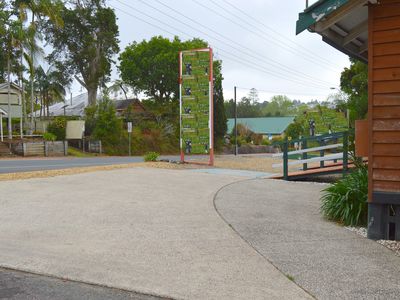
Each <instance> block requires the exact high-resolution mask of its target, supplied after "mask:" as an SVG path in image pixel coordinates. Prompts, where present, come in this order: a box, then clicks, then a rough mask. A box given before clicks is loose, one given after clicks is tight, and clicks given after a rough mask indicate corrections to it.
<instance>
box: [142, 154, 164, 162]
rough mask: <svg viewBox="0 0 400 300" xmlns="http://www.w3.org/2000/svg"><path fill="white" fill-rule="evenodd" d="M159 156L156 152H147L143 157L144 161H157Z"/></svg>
mask: <svg viewBox="0 0 400 300" xmlns="http://www.w3.org/2000/svg"><path fill="white" fill-rule="evenodd" d="M159 156H160V154H159V153H157V152H147V153H146V154H145V155H144V161H157V159H158V157H159Z"/></svg>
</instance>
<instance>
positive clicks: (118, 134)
mask: <svg viewBox="0 0 400 300" xmlns="http://www.w3.org/2000/svg"><path fill="white" fill-rule="evenodd" d="M85 116H86V117H85V134H90V135H91V137H93V138H94V139H97V140H100V141H101V142H102V145H103V147H104V150H105V152H106V153H108V154H113V155H115V154H126V153H128V151H127V150H126V151H124V152H122V151H121V153H119V152H120V151H119V146H120V145H121V140H122V121H121V120H120V119H118V117H117V116H116V111H115V107H114V105H113V103H112V102H111V100H110V99H109V98H108V97H106V96H104V98H103V100H101V101H99V103H98V104H97V105H96V106H90V107H87V108H86V109H85Z"/></svg>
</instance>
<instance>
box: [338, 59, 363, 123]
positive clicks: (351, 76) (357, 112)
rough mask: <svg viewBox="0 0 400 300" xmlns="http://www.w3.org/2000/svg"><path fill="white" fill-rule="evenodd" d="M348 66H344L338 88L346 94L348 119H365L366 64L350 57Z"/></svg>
mask: <svg viewBox="0 0 400 300" xmlns="http://www.w3.org/2000/svg"><path fill="white" fill-rule="evenodd" d="M350 61H351V65H350V68H345V69H344V71H343V72H342V74H341V77H340V88H341V89H342V91H343V92H345V93H346V94H347V95H348V100H347V108H348V109H350V119H351V121H352V122H353V121H354V120H361V119H365V117H366V115H367V112H368V65H367V64H365V63H363V62H361V61H358V60H355V59H351V60H350Z"/></svg>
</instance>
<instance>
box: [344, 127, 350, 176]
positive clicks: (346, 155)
mask: <svg viewBox="0 0 400 300" xmlns="http://www.w3.org/2000/svg"><path fill="white" fill-rule="evenodd" d="M348 164H349V133H348V132H344V133H343V175H345V174H346V172H347V170H348Z"/></svg>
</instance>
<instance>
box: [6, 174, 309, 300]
mask: <svg viewBox="0 0 400 300" xmlns="http://www.w3.org/2000/svg"><path fill="white" fill-rule="evenodd" d="M239 179H240V178H239V177H232V176H227V175H212V174H201V173H195V172H191V171H182V170H161V169H140V168H135V169H122V170H115V171H106V172H95V173H86V174H77V175H73V176H59V177H54V178H42V179H30V180H23V181H10V182H0V195H1V198H0V224H1V226H0V266H4V267H10V268H14V269H20V270H27V271H31V272H35V273H40V274H48V275H52V276H56V277H61V278H68V279H72V280H77V281H81V282H88V283H95V284H100V285H105V286H111V287H116V288H121V289H127V290H132V291H138V292H141V293H148V294H154V295H161V296H166V297H172V298H177V299H310V298H311V297H310V296H309V295H308V294H307V293H306V292H304V291H303V290H302V289H301V288H299V287H298V286H297V285H296V284H294V283H293V282H292V281H290V280H289V279H287V278H286V277H285V276H284V275H283V274H282V273H281V272H280V271H278V270H277V269H276V268H275V267H274V266H272V265H271V264H270V263H268V262H267V261H266V260H265V259H264V258H263V257H262V256H261V255H259V253H257V252H256V251H255V250H254V249H253V248H252V247H250V246H249V245H248V244H247V243H246V242H244V241H243V240H242V239H241V238H240V237H239V236H238V235H237V234H236V233H235V232H234V231H233V230H232V229H231V228H230V227H229V226H227V224H226V223H225V222H224V221H223V220H222V219H221V218H220V216H219V215H218V214H217V212H216V211H215V209H214V206H213V197H214V195H215V193H216V192H217V191H218V190H219V189H220V188H221V187H223V186H224V185H226V184H229V183H232V182H235V181H238V180H239Z"/></svg>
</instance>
